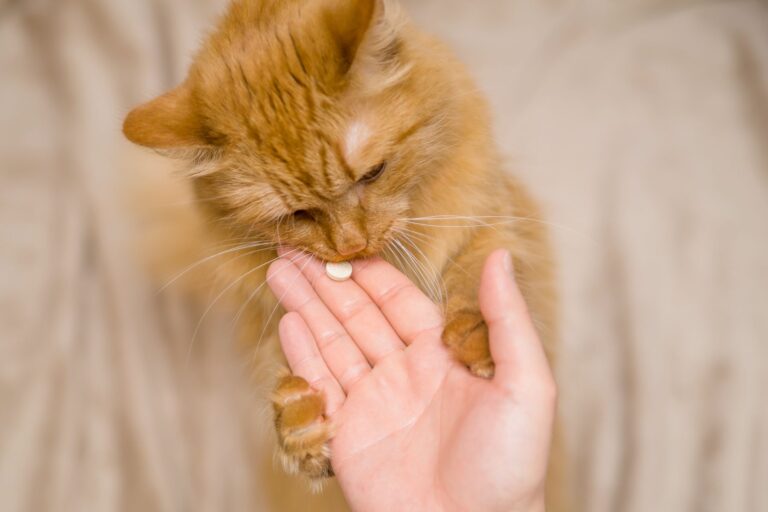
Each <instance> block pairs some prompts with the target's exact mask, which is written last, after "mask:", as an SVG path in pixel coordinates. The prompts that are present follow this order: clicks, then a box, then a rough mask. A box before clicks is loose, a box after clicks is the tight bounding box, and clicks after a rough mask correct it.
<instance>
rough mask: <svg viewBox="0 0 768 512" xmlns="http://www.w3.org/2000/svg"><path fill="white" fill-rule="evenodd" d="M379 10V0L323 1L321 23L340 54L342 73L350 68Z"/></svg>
mask: <svg viewBox="0 0 768 512" xmlns="http://www.w3.org/2000/svg"><path fill="white" fill-rule="evenodd" d="M380 10H381V0H325V4H324V6H323V18H324V19H323V21H324V23H325V25H326V27H327V28H328V31H329V32H330V35H331V37H332V38H333V39H334V42H335V43H336V46H337V48H338V50H339V52H340V56H341V60H342V66H343V67H344V69H342V71H343V72H346V71H348V70H349V68H351V67H352V63H353V62H354V61H355V57H356V56H357V52H358V50H359V49H360V45H361V44H362V43H363V40H364V39H365V37H366V34H367V33H368V31H369V30H370V28H371V25H372V24H373V22H374V16H376V15H377V14H378V13H377V11H380Z"/></svg>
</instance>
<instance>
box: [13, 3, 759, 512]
mask: <svg viewBox="0 0 768 512" xmlns="http://www.w3.org/2000/svg"><path fill="white" fill-rule="evenodd" d="M405 3H406V6H407V7H408V10H409V11H410V12H411V13H412V15H413V17H414V18H415V19H416V20H418V22H419V23H420V24H421V25H422V26H423V27H424V28H426V29H427V30H429V31H432V32H434V33H437V34H439V35H441V36H443V37H444V38H445V39H446V40H447V41H448V42H449V43H450V44H451V45H453V46H454V47H455V48H456V50H457V51H458V52H459V54H460V55H461V56H462V57H463V58H464V60H465V61H466V62H467V64H468V65H469V67H470V68H471V69H472V70H473V72H474V73H475V75H476V77H477V79H478V82H479V84H480V86H481V87H482V88H483V89H484V90H486V91H487V92H488V94H489V96H490V98H491V101H492V104H493V107H494V112H495V116H496V123H497V134H498V140H499V142H500V144H501V146H502V148H503V149H504V151H505V154H506V155H508V157H509V168H510V170H513V171H514V172H515V173H517V174H518V175H520V176H522V177H523V178H524V180H525V181H526V182H527V183H529V184H530V186H531V187H532V189H533V190H534V192H535V193H536V194H537V196H538V197H539V198H540V199H541V200H542V202H543V204H544V206H545V209H546V211H547V214H548V220H549V221H550V222H551V229H552V235H553V238H554V239H555V242H556V247H557V249H558V257H559V260H560V284H561V293H562V333H563V339H562V343H563V345H562V350H561V356H560V361H561V365H560V368H559V374H560V387H561V390H562V409H563V414H564V417H565V419H566V425H567V429H566V430H567V436H568V440H569V445H570V448H571V451H572V453H573V459H572V461H571V463H572V468H571V469H572V472H573V475H574V482H575V499H576V500H577V502H578V504H580V505H581V506H582V507H583V508H584V509H585V510H589V511H598V512H599V511H637V512H647V511H649V510H654V511H670V512H680V511H708V510H711V511H754V512H758V511H764V510H768V485H766V483H768V410H767V409H768V401H766V397H765V393H766V390H767V389H768V236H767V235H768V227H767V224H768V5H766V4H765V3H761V2H758V1H746V0H745V1H738V0H734V1H704V0H701V1H695V0H677V1H675V0H627V1H623V2H614V1H611V0H582V1H577V0H546V1H544V0H528V1H526V0H484V1H478V2H467V1H462V0H440V1H438V0H411V1H406V2H405ZM222 5H223V4H222V3H221V2H214V1H206V0H185V1H182V0H132V1H130V2H123V1H117V0H27V1H13V0H4V1H3V2H0V70H2V71H0V74H1V75H2V78H1V79H0V510H3V511H38V510H40V511H48V510H50V511H54V510H55V511H62V512H68V511H84V510H89V511H104V512H109V511H124V510H125V511H127V510H130V511H134V510H146V511H182V510H183V511H209V510H216V511H225V510H233V511H241V510H276V511H277V510H279V511H282V510H308V509H309V508H307V507H308V505H307V504H308V503H311V502H310V501H307V500H308V499H309V497H308V494H307V493H306V492H305V491H303V490H302V489H303V488H302V487H301V486H300V485H297V486H296V487H295V489H294V490H291V491H290V496H288V497H286V496H282V497H278V498H275V497H274V496H273V495H271V494H270V484H269V481H268V475H269V474H271V473H273V472H275V471H279V469H278V468H277V465H274V466H273V465H272V464H271V462H270V461H271V446H270V445H269V443H268V442H267V441H264V440H265V439H269V436H270V435H271V433H270V430H269V414H268V413H267V411H266V410H265V402H264V397H265V396H266V393H267V391H268V390H266V389H259V386H258V385H253V384H252V383H250V382H247V380H248V377H247V376H246V373H247V371H248V368H249V366H248V365H247V364H245V363H244V362H243V361H242V360H241V358H240V357H239V356H238V354H237V350H236V347H235V346H234V344H233V343H232V340H230V339H228V337H227V336H224V335H222V332H223V331H221V330H217V329H216V328H215V321H213V322H211V325H210V326H209V327H207V328H205V329H203V332H201V333H199V334H198V335H197V336H196V341H195V345H194V347H192V348H190V343H189V341H190V339H191V338H192V337H193V334H192V333H193V330H194V327H195V324H196V322H197V321H198V319H199V317H200V315H201V311H200V309H199V306H197V305H194V304H191V303H190V302H189V301H188V300H187V299H186V298H185V297H184V295H183V294H182V293H178V292H174V291H173V290H170V291H168V292H166V293H162V294H158V293H157V283H155V282H154V281H153V280H151V279H150V278H149V276H148V275H146V272H145V271H144V270H143V269H142V266H141V265H140V263H139V257H138V256H137V255H136V254H135V253H132V252H131V251H130V250H126V247H125V244H124V241H122V240H121V239H120V233H121V232H122V228H123V227H124V226H126V225H128V224H130V223H131V222H132V219H130V218H129V215H128V213H127V212H126V210H125V208H123V206H122V203H121V199H120V198H121V194H122V193H123V192H124V191H123V190H121V187H122V185H121V184H122V183H123V182H122V180H121V178H120V173H122V172H126V168H125V167H126V165H125V162H124V161H123V160H122V159H121V155H122V154H123V150H124V148H125V143H124V142H123V141H122V138H121V135H120V124H121V121H122V118H123V116H124V115H125V113H127V111H128V109H129V108H130V107H132V106H134V105H136V104H138V103H139V102H141V101H144V100H147V99H149V98H151V97H152V96H154V95H157V94H159V93H161V92H163V91H164V90H166V89H168V88H170V87H172V86H173V85H175V84H176V83H178V82H179V81H180V80H181V79H182V78H183V76H184V72H185V69H186V67H187V65H188V64H189V62H190V57H191V55H192V54H193V51H194V49H195V48H196V46H197V44H198V42H199V40H200V37H201V34H203V33H204V30H205V29H206V27H209V26H210V24H211V22H212V21H213V19H214V18H215V15H216V13H217V12H220V10H221V7H222ZM130 171H131V170H130V169H127V172H130ZM265 461H266V462H265ZM281 492H286V491H281Z"/></svg>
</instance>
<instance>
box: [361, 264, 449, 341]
mask: <svg viewBox="0 0 768 512" xmlns="http://www.w3.org/2000/svg"><path fill="white" fill-rule="evenodd" d="M352 268H353V271H352V279H354V280H355V282H356V283H357V284H359V285H360V287H361V288H362V289H363V290H365V292H366V293H367V294H368V296H369V297H371V300H373V302H374V303H375V304H376V305H377V306H378V307H379V308H380V309H381V312H382V313H384V316H385V317H386V318H387V320H388V321H389V323H390V325H392V327H393V328H394V329H395V331H396V332H397V334H398V336H400V338H401V339H402V340H403V341H404V342H405V343H406V344H407V345H410V344H411V343H413V341H414V340H415V339H416V338H417V337H418V336H419V335H420V334H422V333H424V332H426V331H430V330H437V329H441V330H442V327H443V317H442V315H441V314H440V309H439V308H438V307H437V305H436V304H435V303H434V302H432V301H431V300H429V298H428V297H427V296H426V295H425V294H424V293H423V292H422V291H421V290H420V289H419V288H418V287H417V286H416V285H415V284H413V283H412V282H411V280H410V279H408V278H407V277H406V276H405V275H403V274H402V273H401V272H400V271H399V270H397V269H396V268H395V267H393V266H392V265H390V264H389V263H387V262H386V261H384V260H383V259H381V258H379V257H376V258H370V259H367V260H360V261H354V262H352Z"/></svg>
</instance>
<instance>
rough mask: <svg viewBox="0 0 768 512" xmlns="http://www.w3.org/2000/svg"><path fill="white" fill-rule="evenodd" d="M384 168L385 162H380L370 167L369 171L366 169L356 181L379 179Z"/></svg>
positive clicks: (364, 182)
mask: <svg viewBox="0 0 768 512" xmlns="http://www.w3.org/2000/svg"><path fill="white" fill-rule="evenodd" d="M386 169H387V162H381V163H380V164H379V165H376V166H374V167H372V168H371V170H370V171H368V172H367V173H366V174H365V175H364V176H363V177H362V178H360V179H359V180H358V183H363V184H368V183H373V182H374V181H376V180H377V179H379V178H380V177H381V175H382V174H384V171H385V170H386Z"/></svg>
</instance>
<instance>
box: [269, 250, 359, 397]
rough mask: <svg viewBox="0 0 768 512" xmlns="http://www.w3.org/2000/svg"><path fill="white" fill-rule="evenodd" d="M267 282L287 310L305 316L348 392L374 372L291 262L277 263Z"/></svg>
mask: <svg viewBox="0 0 768 512" xmlns="http://www.w3.org/2000/svg"><path fill="white" fill-rule="evenodd" d="M267 281H268V283H269V286H270V288H271V289H272V291H273V292H274V293H275V295H276V296H277V297H278V298H279V300H280V303H281V304H282V305H283V307H284V308H285V309H286V310H287V311H289V312H292V311H295V312H297V313H298V314H299V315H301V318H302V319H303V320H304V322H305V323H306V325H307V326H308V327H309V330H310V331H311V332H312V337H313V338H314V339H315V341H316V344H317V347H318V349H319V351H320V354H321V355H322V356H323V360H324V361H325V363H326V365H328V368H329V369H330V371H331V373H332V374H333V376H334V377H335V378H336V380H337V381H338V382H339V384H341V387H342V388H343V389H344V391H349V389H350V388H351V387H352V385H354V383H355V382H357V381H358V380H359V379H360V378H361V377H363V376H364V375H365V374H366V373H368V372H369V371H370V369H371V367H370V365H369V364H368V361H367V360H366V359H365V357H364V356H363V354H362V353H361V352H360V350H359V349H358V348H357V346H356V345H355V343H354V342H353V341H352V338H350V337H349V335H348V334H347V332H346V331H345V330H344V328H343V327H342V325H341V324H340V323H339V321H338V320H336V317H334V316H333V315H332V314H331V312H330V311H328V308H326V307H325V304H323V302H322V301H321V300H320V297H318V296H317V293H315V290H313V289H312V286H311V285H310V284H309V281H307V279H306V277H304V275H303V274H302V273H301V270H300V269H299V268H297V267H296V266H295V265H294V264H293V263H292V262H291V261H289V260H286V259H279V260H277V261H276V262H275V263H273V264H272V265H271V266H270V267H269V271H268V272H267Z"/></svg>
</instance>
